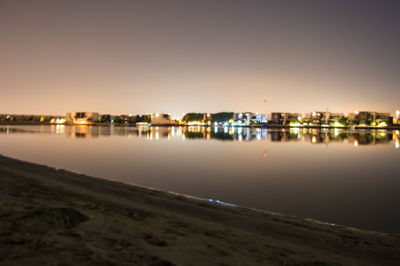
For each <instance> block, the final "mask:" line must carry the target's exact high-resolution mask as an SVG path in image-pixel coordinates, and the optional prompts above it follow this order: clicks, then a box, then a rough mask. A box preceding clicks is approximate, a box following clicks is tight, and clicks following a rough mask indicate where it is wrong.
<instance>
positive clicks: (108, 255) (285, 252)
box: [0, 156, 400, 266]
mask: <svg viewBox="0 0 400 266" xmlns="http://www.w3.org/2000/svg"><path fill="white" fill-rule="evenodd" d="M0 264H1V265H207V266H208V265H221V266H222V265H399V264H400V235H395V234H386V233H378V232H371V231H363V230H358V229H355V228H347V227H344V226H338V225H330V224H326V223H322V222H318V221H315V220H311V219H304V218H297V217H290V216H285V215H281V214H277V213H271V212H266V211H256V210H251V209H248V208H244V207H229V206H220V205H218V204H215V203H208V202H207V201H204V200H199V199H192V198H187V197H183V196H181V195H175V194H171V193H166V192H162V191H156V190H150V189H146V188H141V187H136V186H130V185H125V184H122V183H117V182H111V181H107V180H103V179H98V178H94V177H89V176H85V175H81V174H76V173H72V172H69V171H66V170H61V169H54V168H50V167H47V166H42V165H37V164H32V163H28V162H23V161H19V160H15V159H11V158H7V157H3V156H0Z"/></svg>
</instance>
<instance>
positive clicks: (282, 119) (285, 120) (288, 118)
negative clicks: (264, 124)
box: [271, 112, 301, 125]
mask: <svg viewBox="0 0 400 266" xmlns="http://www.w3.org/2000/svg"><path fill="white" fill-rule="evenodd" d="M300 120H301V115H300V114H299V113H281V112H273V113H271V122H272V123H273V124H279V125H287V124H289V123H290V122H299V121H300Z"/></svg>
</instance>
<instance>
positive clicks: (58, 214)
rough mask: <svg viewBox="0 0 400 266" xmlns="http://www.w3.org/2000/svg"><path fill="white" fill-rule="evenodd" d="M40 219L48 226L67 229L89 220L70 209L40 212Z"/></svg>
mask: <svg viewBox="0 0 400 266" xmlns="http://www.w3.org/2000/svg"><path fill="white" fill-rule="evenodd" d="M40 219H41V220H42V221H43V222H45V223H46V224H48V225H51V226H54V227H58V228H64V229H68V228H72V227H75V226H76V225H77V224H79V223H82V222H85V221H87V220H89V217H87V216H85V215H83V214H82V213H80V212H78V211H77V210H74V209H72V208H54V209H47V210H42V211H41V212H40Z"/></svg>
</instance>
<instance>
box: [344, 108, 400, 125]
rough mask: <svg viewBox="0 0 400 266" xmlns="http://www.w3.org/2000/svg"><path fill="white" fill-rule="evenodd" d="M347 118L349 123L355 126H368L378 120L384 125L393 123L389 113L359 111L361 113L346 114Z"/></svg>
mask: <svg viewBox="0 0 400 266" xmlns="http://www.w3.org/2000/svg"><path fill="white" fill-rule="evenodd" d="M347 118H348V120H349V121H350V122H353V123H356V124H358V123H361V124H366V125H370V124H371V123H372V122H374V121H376V120H378V119H379V120H381V121H382V122H385V123H392V122H393V117H391V116H390V114H389V113H379V112H373V111H361V112H355V113H350V114H348V116H347Z"/></svg>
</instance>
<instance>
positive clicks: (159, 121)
mask: <svg viewBox="0 0 400 266" xmlns="http://www.w3.org/2000/svg"><path fill="white" fill-rule="evenodd" d="M171 121H172V120H171V115H170V114H150V124H152V125H169V124H171Z"/></svg>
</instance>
